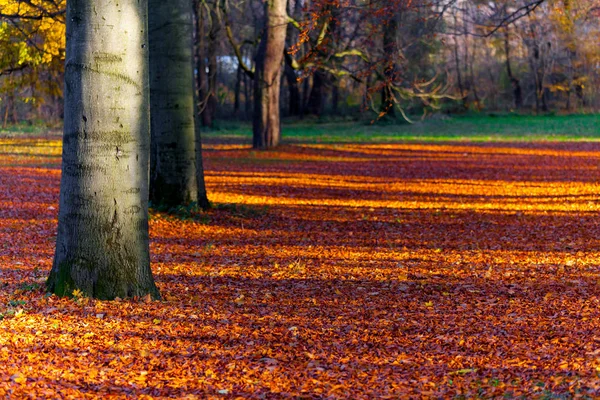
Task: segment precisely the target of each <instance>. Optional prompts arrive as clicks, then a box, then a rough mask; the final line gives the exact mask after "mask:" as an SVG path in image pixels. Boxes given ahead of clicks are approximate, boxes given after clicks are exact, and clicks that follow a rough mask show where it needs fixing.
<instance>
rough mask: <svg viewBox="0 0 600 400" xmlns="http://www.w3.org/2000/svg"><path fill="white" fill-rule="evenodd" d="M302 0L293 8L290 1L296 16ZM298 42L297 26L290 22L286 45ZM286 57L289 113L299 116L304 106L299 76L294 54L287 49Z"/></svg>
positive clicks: (298, 13)
mask: <svg viewBox="0 0 600 400" xmlns="http://www.w3.org/2000/svg"><path fill="white" fill-rule="evenodd" d="M301 4H302V3H301V1H299V0H296V2H295V4H294V8H293V10H292V9H291V2H288V8H290V10H289V11H290V14H291V15H293V16H294V18H296V17H297V16H298V15H300V12H301V11H302V6H301ZM297 43H298V35H297V33H296V28H294V27H293V26H292V24H288V27H287V33H286V47H287V48H288V49H289V48H291V47H292V46H294V45H297ZM284 58H285V67H284V68H285V69H284V74H285V79H286V83H287V87H288V97H289V99H288V100H289V102H288V113H289V115H291V116H294V117H296V116H299V115H300V112H301V108H302V99H301V98H300V88H299V87H298V77H297V76H296V70H294V68H293V67H292V56H290V55H289V54H288V53H287V51H285V54H284Z"/></svg>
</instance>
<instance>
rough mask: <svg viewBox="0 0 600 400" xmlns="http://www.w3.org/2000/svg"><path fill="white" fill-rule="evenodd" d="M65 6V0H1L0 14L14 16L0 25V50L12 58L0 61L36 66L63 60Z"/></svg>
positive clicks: (5, 63) (6, 63)
mask: <svg viewBox="0 0 600 400" xmlns="http://www.w3.org/2000/svg"><path fill="white" fill-rule="evenodd" d="M65 7H66V0H60V1H57V2H56V3H54V2H52V3H50V2H47V1H42V0H33V1H29V2H22V1H19V0H0V13H2V14H3V15H9V16H15V18H14V19H13V20H11V21H10V22H4V23H2V24H0V51H1V52H2V54H5V55H6V54H11V55H12V57H10V58H11V60H6V59H4V60H2V61H1V62H2V64H4V65H11V66H13V67H14V66H15V64H16V65H18V66H21V65H24V64H30V65H34V66H35V65H40V64H50V63H51V62H52V61H55V60H62V58H63V57H64V49H65V24H64V12H63V10H64V9H65ZM19 17H20V18H19ZM15 58H16V60H15Z"/></svg>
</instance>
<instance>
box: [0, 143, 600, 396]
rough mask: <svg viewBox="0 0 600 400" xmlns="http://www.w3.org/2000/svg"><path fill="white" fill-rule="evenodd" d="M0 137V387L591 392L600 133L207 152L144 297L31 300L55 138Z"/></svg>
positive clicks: (56, 157) (4, 390)
mask: <svg viewBox="0 0 600 400" xmlns="http://www.w3.org/2000/svg"><path fill="white" fill-rule="evenodd" d="M0 152H1V153H2V161H1V165H0V169H1V171H0V314H1V318H2V319H1V320H0V397H2V398H5V397H10V398H19V397H33V398H36V397H37V398H58V397H62V398H78V399H79V398H85V397H90V398H92V397H97V396H99V395H100V394H101V395H102V396H103V397H107V398H111V397H114V398H128V397H131V398H133V397H136V398H144V397H146V398H154V397H157V398H160V397H179V398H198V399H203V398H207V397H214V398H236V397H243V398H245V397H248V398H352V399H357V398H386V397H389V398H400V397H403V398H419V397H436V398H453V397H460V396H463V397H466V398H472V397H476V396H480V397H484V398H489V397H501V396H506V397H509V398H510V397H518V396H520V395H525V396H526V397H540V398H541V397H544V396H548V397H550V396H552V395H554V394H562V393H569V394H572V395H576V394H579V395H586V396H590V397H596V396H600V379H599V378H598V374H599V372H598V371H600V330H599V325H600V318H599V317H600V304H599V301H600V276H599V275H600V269H599V264H600V263H599V257H598V256H599V254H600V227H599V222H600V218H599V215H598V211H599V210H600V202H599V194H600V184H599V183H598V182H599V178H600V171H599V169H598V168H599V165H600V151H599V150H598V145H597V144H594V143H570V144H569V143H519V144H511V143H501V144H490V143H488V144H472V143H437V144H436V143H430V144H417V143H409V144H386V145H383V144H377V145H365V144H362V145H353V144H344V145H300V144H297V145H293V146H291V145H290V146H284V147H282V148H281V149H280V150H277V151H269V152H253V151H251V150H250V149H249V148H247V147H245V146H240V145H230V144H228V145H226V144H222V145H219V144H212V145H209V146H207V148H206V171H207V184H208V188H209V190H210V196H209V197H210V198H211V200H212V201H213V202H215V204H216V205H217V207H216V208H215V209H214V210H212V211H210V212H208V213H205V214H200V215H195V214H190V215H188V214H187V213H186V210H182V211H181V212H180V217H177V218H175V217H169V216H166V215H163V214H154V215H153V218H152V220H151V236H152V245H151V250H152V252H153V271H154V274H155V277H156V280H157V284H158V286H159V287H160V290H161V293H162V295H163V297H164V301H162V302H149V303H147V302H145V301H143V300H135V301H131V300H126V301H117V302H99V301H95V300H89V299H82V298H75V299H58V298H56V297H53V296H51V297H49V296H47V295H45V293H44V291H43V282H44V278H45V277H46V275H47V273H48V271H49V269H50V266H51V262H52V253H53V242H54V239H55V229H56V215H57V200H58V186H59V179H60V170H59V164H60V143H59V141H57V140H36V139H10V140H2V141H0Z"/></svg>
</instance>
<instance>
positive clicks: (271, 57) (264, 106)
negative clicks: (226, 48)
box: [252, 0, 288, 149]
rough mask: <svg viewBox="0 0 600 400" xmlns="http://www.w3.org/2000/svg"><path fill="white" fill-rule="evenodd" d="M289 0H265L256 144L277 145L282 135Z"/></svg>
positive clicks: (254, 128) (257, 73)
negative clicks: (282, 95)
mask: <svg viewBox="0 0 600 400" xmlns="http://www.w3.org/2000/svg"><path fill="white" fill-rule="evenodd" d="M286 4H287V2H286V0H267V1H265V26H264V31H263V34H262V39H261V42H260V45H259V46H258V51H257V53H256V60H255V62H256V66H255V70H254V112H253V118H252V121H253V123H252V131H253V140H252V145H253V147H254V148H257V149H266V148H271V147H275V146H277V145H278V144H279V141H280V138H281V119H280V112H279V107H280V105H279V92H280V83H281V63H282V60H283V51H284V49H285V36H286V30H287V23H288V15H287V11H286Z"/></svg>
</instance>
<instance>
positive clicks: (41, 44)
mask: <svg viewBox="0 0 600 400" xmlns="http://www.w3.org/2000/svg"><path fill="white" fill-rule="evenodd" d="M272 3H278V4H280V6H282V7H285V13H286V14H287V16H289V18H286V19H285V20H281V21H280V22H279V23H280V24H283V25H285V26H282V27H281V29H279V32H278V33H277V35H285V39H284V42H283V43H284V46H285V51H284V52H283V55H282V60H283V61H282V70H281V72H280V73H279V75H280V76H279V80H280V82H279V90H280V102H279V106H280V108H281V114H282V116H284V117H295V118H304V117H310V116H313V117H323V116H356V115H357V113H369V112H373V111H375V112H377V113H378V112H380V111H382V110H383V111H385V112H386V113H387V114H390V115H393V114H398V113H405V114H406V115H407V117H409V118H410V116H413V117H414V116H416V115H421V114H422V113H423V112H431V111H435V110H442V111H445V112H463V111H465V110H477V111H480V110H488V111H509V110H515V111H522V112H548V111H553V112H563V111H564V112H590V111H595V110H597V109H598V107H599V106H600V98H599V96H598V95H597V93H596V91H595V90H594V88H595V87H597V84H598V80H599V78H600V76H599V72H598V71H599V69H598V63H599V61H600V51H599V50H598V46H596V43H597V42H598V39H600V23H598V16H599V15H600V14H599V12H600V4H599V2H598V1H597V0H553V1H546V2H543V3H541V4H537V6H536V7H535V8H534V9H527V10H526V11H527V12H525V13H523V15H519V16H520V18H511V16H512V15H513V14H514V13H515V12H517V10H519V9H521V8H524V7H526V6H527V5H531V4H532V2H531V1H530V0H517V1H507V0H494V1H482V0H451V1H448V0H446V1H427V0H412V1H407V0H392V1H381V0H369V1H367V0H347V1H329V0H289V1H281V0H280V1H276V2H272ZM64 7H65V1H64V0H52V1H38V2H34V1H17V0H5V1H2V2H0V18H1V21H2V22H1V23H0V47H1V50H2V52H1V54H2V56H1V58H0V95H1V96H2V97H1V101H0V117H1V118H2V123H3V124H4V125H6V124H8V123H16V122H20V121H25V120H27V121H33V120H43V121H48V122H56V121H58V120H60V119H61V117H62V109H61V107H62V74H63V73H64V72H63V60H64ZM193 7H194V16H195V35H194V42H195V43H194V46H195V54H196V55H195V57H196V69H195V74H196V81H197V88H198V102H199V104H200V110H201V123H202V125H204V126H209V127H210V126H213V124H214V121H215V120H218V119H220V118H227V119H231V117H232V116H234V117H235V118H237V119H240V120H251V119H252V112H253V109H254V106H255V97H256V93H255V89H256V88H255V86H254V81H255V80H254V76H253V74H254V70H255V68H256V65H257V57H256V56H257V54H259V51H260V44H261V41H262V39H263V38H264V33H265V31H264V28H265V23H266V19H267V18H268V9H269V7H267V8H265V2H264V1H263V0H240V1H231V0H195V1H194V3H193ZM278 72H279V71H278ZM392 104H393V106H392ZM366 118H371V116H366Z"/></svg>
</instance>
